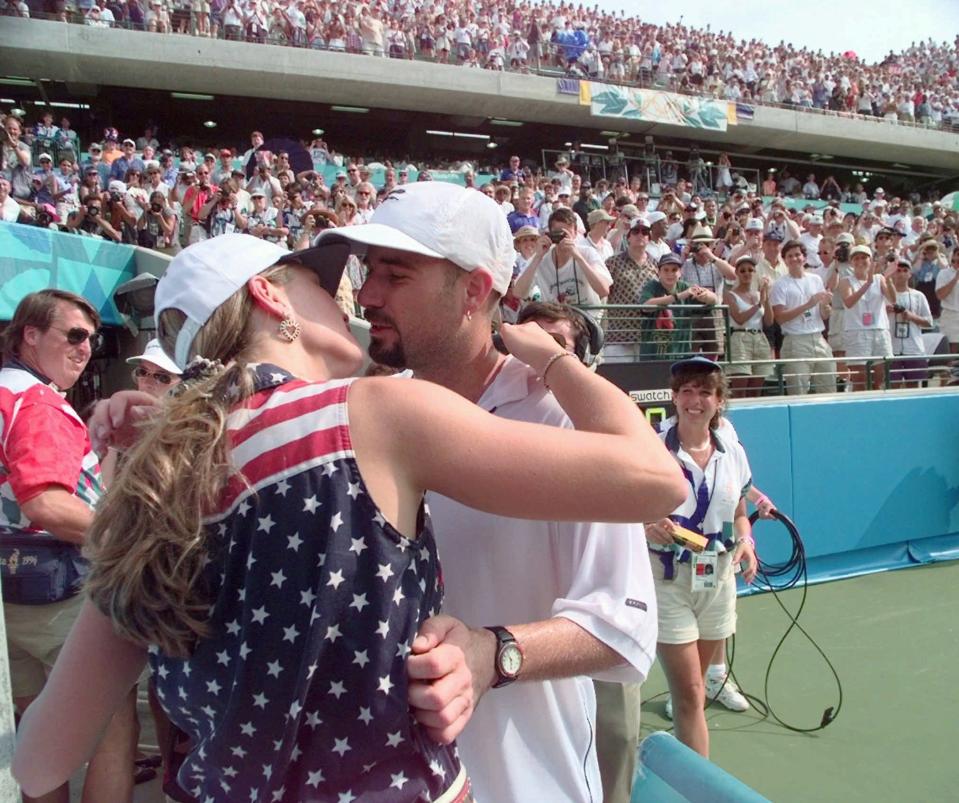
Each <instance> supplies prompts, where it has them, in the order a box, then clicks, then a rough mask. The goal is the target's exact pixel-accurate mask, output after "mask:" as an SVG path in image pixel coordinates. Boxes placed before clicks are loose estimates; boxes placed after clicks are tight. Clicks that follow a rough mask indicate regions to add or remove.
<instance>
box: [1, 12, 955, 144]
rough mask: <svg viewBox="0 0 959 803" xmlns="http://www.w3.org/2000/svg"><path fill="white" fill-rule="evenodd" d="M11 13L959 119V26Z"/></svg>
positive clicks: (758, 100) (745, 98)
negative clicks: (835, 43)
mask: <svg viewBox="0 0 959 803" xmlns="http://www.w3.org/2000/svg"><path fill="white" fill-rule="evenodd" d="M2 13H6V14H8V15H16V16H47V17H50V18H54V19H60V20H63V21H72V22H81V23H83V24H87V25H93V26H103V27H113V26H122V27H129V28H134V29H141V30H146V31H151V32H159V33H172V32H176V33H181V34H188V33H192V34H195V35H197V36H212V37H217V36H221V37H225V38H228V39H236V40H247V41H250V42H260V43H265V42H269V43H273V44H285V45H291V46H295V47H308V48H315V49H322V50H333V51H341V52H346V53H364V54H368V55H372V56H388V57H391V58H400V59H413V58H418V59H426V60H432V61H436V62H439V63H443V64H458V65H464V66H467V67H479V68H486V69H491V70H519V71H523V72H528V71H530V70H533V71H541V70H543V69H547V70H552V71H554V72H557V74H560V75H562V74H569V75H571V76H575V77H582V78H589V79H592V80H597V81H608V82H613V83H630V84H638V85H641V86H654V87H660V88H664V89H670V90H674V91H679V92H686V93H689V94H696V95H704V96H709V97H716V98H724V99H727V100H731V101H736V102H742V103H746V104H775V105H784V106H790V107H795V108H799V109H818V110H828V111H831V112H836V113H840V112H841V113H847V114H860V115H867V116H874V117H879V118H883V119H885V120H889V121H898V122H907V123H919V124H922V125H932V126H938V125H942V124H947V125H952V124H956V123H959V37H957V38H956V39H955V40H954V41H953V42H952V43H948V42H942V43H935V42H932V41H931V40H930V41H926V42H914V43H913V44H912V45H911V46H910V47H909V48H907V49H906V50H904V51H903V52H901V53H893V52H890V53H889V54H888V55H887V56H886V57H885V58H884V59H883V60H882V61H880V62H878V63H876V64H867V63H866V62H865V61H864V60H863V59H860V58H858V57H857V55H856V54H855V52H853V51H846V52H844V53H842V54H837V53H832V54H829V55H825V54H823V53H822V52H813V51H811V50H810V49H808V48H799V47H796V46H794V45H792V44H788V43H786V42H780V43H779V44H778V45H770V44H768V43H766V42H762V41H759V40H757V39H752V40H750V41H745V40H742V39H737V38H736V37H735V36H734V35H733V34H732V33H731V32H726V31H711V30H708V29H707V30H703V29H698V28H692V27H688V26H685V25H682V24H675V25H670V24H667V25H662V26H660V25H654V24H651V23H648V22H643V21H642V19H641V18H640V17H639V16H632V17H628V18H627V17H626V16H625V15H624V13H621V14H620V15H616V14H614V13H609V12H604V11H601V10H600V9H599V8H598V7H595V6H594V7H592V8H589V7H584V6H583V5H578V6H574V4H573V3H562V2H561V3H548V4H542V5H538V6H530V5H528V4H520V3H515V2H510V3H506V4H499V5H494V4H486V3H483V4H478V3H471V2H466V0H455V2H449V3H445V4H442V5H436V4H432V3H423V2H417V1H416V0H389V2H386V0H380V1H379V2H371V3H366V2H363V3H357V4H346V5H338V4H335V3H332V2H329V0H288V1H287V2H281V1H280V0H275V1H274V2H271V1H270V0H212V2H211V1H210V0H149V1H148V2H146V1H143V0H125V2H124V1H123V0H43V2H42V3H41V2H39V0H34V2H33V3H29V2H27V0H3V7H2Z"/></svg>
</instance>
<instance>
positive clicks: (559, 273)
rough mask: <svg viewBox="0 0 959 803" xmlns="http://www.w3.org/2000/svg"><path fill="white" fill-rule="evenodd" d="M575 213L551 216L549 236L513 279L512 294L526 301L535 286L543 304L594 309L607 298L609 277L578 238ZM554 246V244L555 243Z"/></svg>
mask: <svg viewBox="0 0 959 803" xmlns="http://www.w3.org/2000/svg"><path fill="white" fill-rule="evenodd" d="M576 217H577V215H576V213H575V212H573V211H572V210H571V209H567V208H560V209H557V210H556V211H555V212H553V213H552V214H551V215H550V218H549V222H548V232H549V235H548V236H544V237H543V238H541V243H540V250H539V253H537V254H536V256H535V257H534V258H533V259H532V261H531V262H530V264H529V266H527V268H526V270H525V271H524V272H523V274H522V275H521V276H519V277H518V278H517V279H516V283H515V285H514V291H515V293H516V295H517V296H519V297H520V298H528V297H529V293H530V290H531V289H532V287H533V285H534V283H535V285H536V286H537V287H539V289H540V292H541V299H540V300H542V301H554V302H557V303H560V304H574V305H576V306H583V305H586V306H594V305H597V304H600V303H602V301H603V299H605V298H606V297H607V296H608V295H609V288H610V286H611V285H612V278H611V277H610V275H609V272H608V271H607V270H606V265H605V264H604V263H603V262H602V261H600V260H599V259H598V258H594V256H593V255H594V254H596V251H595V250H594V249H589V247H588V246H586V245H585V244H584V243H583V242H582V238H580V237H579V236H578V231H577V228H576ZM554 243H555V244H554Z"/></svg>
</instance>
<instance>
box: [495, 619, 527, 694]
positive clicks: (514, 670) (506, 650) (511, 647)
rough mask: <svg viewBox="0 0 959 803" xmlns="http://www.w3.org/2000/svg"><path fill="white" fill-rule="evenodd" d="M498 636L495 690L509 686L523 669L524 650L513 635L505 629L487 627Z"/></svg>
mask: <svg viewBox="0 0 959 803" xmlns="http://www.w3.org/2000/svg"><path fill="white" fill-rule="evenodd" d="M486 629H487V630H489V631H490V632H491V633H492V634H493V635H494V636H496V656H495V658H494V659H493V668H494V669H495V670H496V677H497V681H496V683H494V684H493V688H494V689H498V688H500V687H501V686H508V685H509V684H510V683H512V682H513V681H514V680H516V679H517V678H518V677H519V673H520V672H521V671H522V669H523V649H522V647H520V646H519V642H518V641H516V638H515V637H514V636H513V634H512V633H510V632H509V630H507V629H506V628H505V627H498V626H496V627H487V628H486Z"/></svg>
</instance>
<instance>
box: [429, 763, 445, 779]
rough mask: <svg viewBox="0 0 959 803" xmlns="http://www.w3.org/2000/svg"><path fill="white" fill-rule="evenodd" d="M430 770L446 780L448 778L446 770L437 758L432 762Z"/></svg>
mask: <svg viewBox="0 0 959 803" xmlns="http://www.w3.org/2000/svg"><path fill="white" fill-rule="evenodd" d="M430 772H432V773H433V774H434V775H438V776H439V777H440V778H443V779H444V780H445V778H446V770H444V769H443V767H442V765H441V764H440V763H439V761H437V760H436V759H435V758H434V759H433V760H432V761H431V762H430Z"/></svg>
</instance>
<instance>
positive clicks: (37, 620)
mask: <svg viewBox="0 0 959 803" xmlns="http://www.w3.org/2000/svg"><path fill="white" fill-rule="evenodd" d="M99 325H100V315H99V313H98V312H97V310H96V309H95V308H94V306H93V305H92V304H91V303H90V302H89V301H87V300H86V299H85V298H83V297H81V296H78V295H74V294H73V293H67V292H65V291H62V290H42V291H40V292H37V293H31V294H29V295H28V296H26V297H25V298H24V299H23V300H21V301H20V303H19V304H18V305H17V308H16V310H15V312H14V314H13V320H12V321H11V323H10V324H9V326H7V328H6V329H5V330H4V332H3V343H2V346H3V370H2V371H0V411H2V415H0V419H2V421H3V432H2V435H3V437H2V446H0V462H2V464H3V466H4V476H3V497H4V500H5V503H4V505H3V509H2V514H0V515H2V525H3V527H2V530H3V536H2V538H0V553H2V557H3V566H4V572H3V608H4V611H3V613H4V619H5V622H6V637H7V650H8V653H9V656H10V685H11V688H12V693H13V698H14V704H15V706H16V708H17V709H18V711H19V713H20V715H21V717H23V716H24V715H25V713H26V712H27V710H28V708H29V707H30V706H31V705H33V703H34V701H35V700H36V698H37V696H38V695H39V694H40V692H41V691H42V690H43V688H44V685H45V683H46V679H47V676H48V675H49V674H50V671H51V669H52V668H53V665H54V662H55V661H56V659H57V657H58V655H59V653H60V651H61V648H62V647H63V644H64V642H65V640H66V638H67V634H68V633H69V631H70V628H71V626H72V625H73V624H74V622H75V621H76V619H77V617H78V615H79V613H80V609H81V607H82V606H83V604H84V599H85V595H84V594H81V593H80V589H81V585H82V583H83V579H84V577H85V576H86V574H87V572H88V565H87V563H86V561H85V560H84V559H83V557H82V555H81V551H80V549H81V546H82V545H83V544H84V543H85V541H86V538H87V530H88V528H89V526H90V524H91V522H92V520H93V509H94V506H95V505H96V504H97V501H98V500H99V498H100V496H101V494H102V493H103V488H102V486H101V480H100V466H99V462H98V460H97V455H96V453H95V452H94V451H93V449H92V448H91V446H90V439H89V436H88V433H87V428H86V426H85V425H84V424H83V422H82V421H81V420H80V418H79V416H77V414H76V412H74V410H73V408H72V407H70V405H69V404H68V403H66V402H65V401H64V399H63V397H62V393H63V392H64V391H66V390H68V389H69V388H71V387H72V386H73V385H74V384H75V383H76V382H77V380H78V379H79V378H80V375H81V374H82V373H83V370H84V369H85V368H86V366H87V363H88V362H89V361H90V357H91V355H92V354H93V349H94V342H95V340H96V338H97V329H98V328H99ZM31 559H32V566H33V567H34V568H33V569H32V571H31V570H30V569H29V568H28V567H29V566H30V565H31ZM18 560H19V562H21V564H22V566H23V568H24V569H25V571H23V572H19V573H18V572H17V571H16V568H15V566H16V563H17V562H18ZM111 659H112V656H111V657H109V658H107V660H111ZM134 682H135V678H133V679H131V682H130V683H129V684H124V685H122V686H120V687H119V688H115V689H111V692H113V693H114V694H115V698H114V706H113V707H112V708H116V709H117V713H116V715H115V716H113V717H112V718H111V716H110V714H112V713H113V710H112V708H111V711H110V712H109V713H108V714H107V715H106V716H105V717H104V718H103V721H102V723H98V725H97V728H96V731H95V733H94V734H92V738H91V740H90V744H89V745H88V750H92V753H93V755H92V758H91V759H90V764H89V766H88V768H87V773H86V780H85V783H84V799H86V800H91V801H92V800H104V801H106V800H117V801H119V800H132V797H133V772H132V767H133V749H134V734H133V717H134V711H135V707H134V706H135V698H134V696H133V695H131V694H129V693H128V692H129V691H130V689H131V688H132V686H133V683H134ZM66 710H67V709H60V711H58V712H57V717H58V718H61V722H62V717H63V716H64V712H65V711H66ZM32 713H33V712H30V714H32ZM30 714H26V716H27V718H29V716H30ZM104 728H105V729H104ZM101 729H104V730H103V731H102V735H101ZM86 757H87V754H84V756H83V758H82V759H81V760H85V759H86ZM56 786H57V787H59V788H57V789H50V790H45V791H48V792H51V793H53V795H54V796H52V797H49V798H45V799H47V800H52V799H56V800H67V799H68V798H69V789H68V788H67V784H66V782H65V781H64V782H63V786H62V787H61V786H60V784H56Z"/></svg>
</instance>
